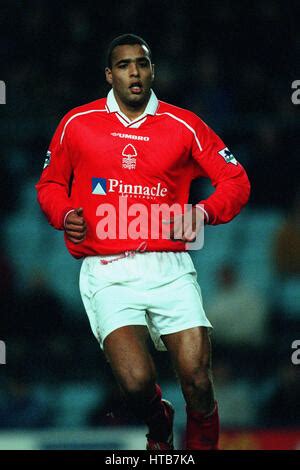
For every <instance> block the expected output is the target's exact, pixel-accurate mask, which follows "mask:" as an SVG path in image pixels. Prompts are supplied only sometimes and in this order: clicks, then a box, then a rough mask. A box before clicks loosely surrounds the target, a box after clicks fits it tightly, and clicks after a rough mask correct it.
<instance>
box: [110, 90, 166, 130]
mask: <svg viewBox="0 0 300 470" xmlns="http://www.w3.org/2000/svg"><path fill="white" fill-rule="evenodd" d="M106 107H107V109H108V112H109V113H118V115H119V116H120V117H122V119H123V120H124V121H125V123H126V124H125V123H124V122H123V124H124V125H126V127H127V126H128V125H132V124H134V123H135V122H136V121H140V120H141V119H143V118H145V117H146V116H147V114H151V115H152V116H154V115H155V113H156V111H157V108H158V99H157V98H156V95H155V93H154V91H153V90H151V95H150V98H149V101H148V104H147V106H146V109H145V111H144V112H143V114H141V115H140V116H138V117H137V118H136V119H134V120H133V121H130V119H129V118H128V117H127V116H126V115H125V114H124V113H122V111H121V110H120V107H119V105H118V103H117V100H116V98H115V95H114V91H113V89H111V90H110V92H109V93H108V95H107V99H106ZM121 122H122V121H121Z"/></svg>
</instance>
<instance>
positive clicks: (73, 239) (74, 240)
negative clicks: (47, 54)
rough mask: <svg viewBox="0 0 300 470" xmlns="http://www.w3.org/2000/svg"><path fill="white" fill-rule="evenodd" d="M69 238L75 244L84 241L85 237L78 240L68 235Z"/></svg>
mask: <svg viewBox="0 0 300 470" xmlns="http://www.w3.org/2000/svg"><path fill="white" fill-rule="evenodd" d="M68 240H70V242H72V243H74V244H75V245H78V244H79V243H82V242H83V241H84V238H83V239H82V240H77V239H76V238H72V237H68Z"/></svg>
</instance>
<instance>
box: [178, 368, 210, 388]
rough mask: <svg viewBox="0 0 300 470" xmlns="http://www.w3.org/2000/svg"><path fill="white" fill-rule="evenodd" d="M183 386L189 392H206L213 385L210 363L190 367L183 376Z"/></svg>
mask: <svg viewBox="0 0 300 470" xmlns="http://www.w3.org/2000/svg"><path fill="white" fill-rule="evenodd" d="M182 387H183V389H184V390H185V391H187V392H198V393H206V392H208V391H210V390H211V387H212V374H211V369H210V366H209V365H208V364H200V365H198V366H197V367H193V368H189V369H188V370H186V371H185V373H184V375H183V377H182Z"/></svg>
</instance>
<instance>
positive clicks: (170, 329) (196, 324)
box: [159, 322, 213, 336]
mask: <svg viewBox="0 0 300 470" xmlns="http://www.w3.org/2000/svg"><path fill="white" fill-rule="evenodd" d="M198 326H203V327H205V328H209V329H210V330H212V329H213V327H212V325H211V324H207V323H199V322H197V323H192V324H191V325H185V326H184V327H183V328H181V327H174V328H168V329H166V330H163V331H161V330H160V331H159V335H160V336H164V335H170V334H172V333H179V332H180V331H185V330H189V329H190V328H197V327H198Z"/></svg>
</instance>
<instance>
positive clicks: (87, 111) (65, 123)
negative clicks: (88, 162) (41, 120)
mask: <svg viewBox="0 0 300 470" xmlns="http://www.w3.org/2000/svg"><path fill="white" fill-rule="evenodd" d="M105 105H106V98H100V99H98V100H94V101H91V102H90V103H86V104H83V105H81V106H77V107H76V108H73V109H71V110H70V111H69V112H68V113H67V114H65V115H64V117H63V118H62V119H61V121H60V123H59V125H58V127H57V131H56V132H57V133H58V134H59V135H60V142H62V141H63V139H64V136H65V134H66V133H67V134H68V132H69V130H70V128H72V127H73V125H74V123H80V122H82V119H93V118H94V116H96V115H98V116H99V114H101V113H102V114H104V113H106V112H107V110H106V107H105Z"/></svg>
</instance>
